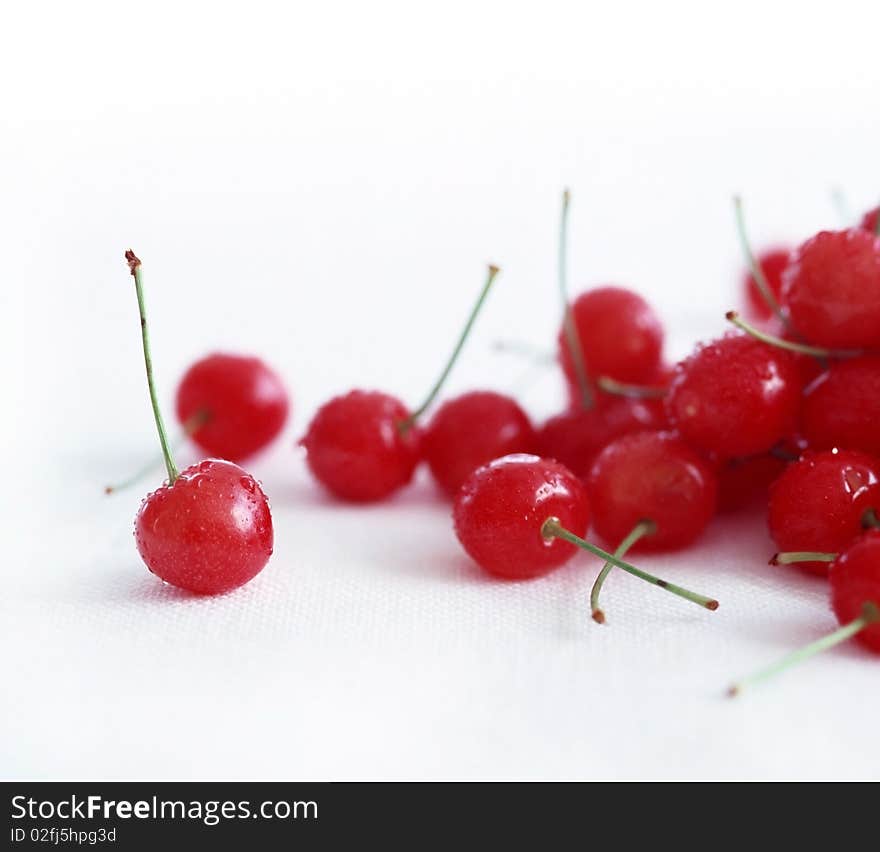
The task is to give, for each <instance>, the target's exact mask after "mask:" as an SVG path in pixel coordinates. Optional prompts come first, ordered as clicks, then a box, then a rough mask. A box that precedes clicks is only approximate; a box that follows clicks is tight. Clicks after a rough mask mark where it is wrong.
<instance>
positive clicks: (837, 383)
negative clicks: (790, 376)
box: [801, 356, 880, 456]
mask: <svg viewBox="0 0 880 852" xmlns="http://www.w3.org/2000/svg"><path fill="white" fill-rule="evenodd" d="M878 424H880V356H865V357H862V358H852V359H850V360H847V361H840V362H838V363H836V364H832V365H831V367H830V368H829V369H828V371H827V372H825V373H823V374H822V375H821V376H820V377H819V378H818V379H817V380H816V381H815V382H814V383H813V384H812V385H810V386H809V387H808V388H807V391H806V393H805V395H804V401H803V405H802V407H801V431H802V432H803V435H804V438H805V439H806V440H807V442H808V443H809V446H810V447H812V448H813V449H816V450H827V449H832V448H834V447H839V448H846V449H849V450H861V451H862V452H865V453H871V454H872V455H875V456H880V427H878Z"/></svg>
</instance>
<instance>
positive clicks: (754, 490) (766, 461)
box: [718, 451, 788, 512]
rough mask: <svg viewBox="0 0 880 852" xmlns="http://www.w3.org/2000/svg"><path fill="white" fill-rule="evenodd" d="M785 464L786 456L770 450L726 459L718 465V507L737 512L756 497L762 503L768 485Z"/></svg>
mask: <svg viewBox="0 0 880 852" xmlns="http://www.w3.org/2000/svg"><path fill="white" fill-rule="evenodd" d="M787 465H788V462H787V461H786V459H785V458H780V456H778V455H774V454H773V451H771V452H769V453H761V454H760V455H757V456H749V457H748V458H739V459H726V460H725V461H723V462H722V463H721V465H720V467H719V468H718V511H719V512H738V511H741V510H743V509H747V508H749V507H751V506H754V505H755V504H757V503H758V502H759V501H760V502H761V503H762V504H763V505H766V503H767V492H768V489H769V488H770V485H771V484H772V483H773V481H774V480H775V479H776V478H777V477H778V476H779V475H780V474H781V473H782V472H783V471H784V470H785V468H786V466H787Z"/></svg>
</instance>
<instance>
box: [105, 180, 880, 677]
mask: <svg viewBox="0 0 880 852" xmlns="http://www.w3.org/2000/svg"><path fill="white" fill-rule="evenodd" d="M568 207H569V196H568V193H567V192H566V193H565V194H564V196H563V206H562V217H561V225H560V244H559V253H560V256H559V288H560V296H561V301H562V306H563V307H562V314H563V320H562V323H561V327H560V330H559V335H558V340H557V349H558V362H559V364H560V366H561V369H562V372H563V375H564V378H565V383H566V387H567V390H568V393H567V395H568V405H567V407H566V409H565V410H564V411H562V412H560V413H559V414H557V415H555V416H553V417H551V418H549V419H548V420H546V421H545V422H544V423H542V424H540V425H537V426H536V425H534V424H533V423H532V422H531V421H530V419H529V417H528V415H527V414H526V413H525V412H524V411H523V409H522V408H521V407H520V405H519V404H518V403H517V402H516V400H515V399H513V398H511V397H510V396H506V395H503V394H500V393H496V392H494V391H489V390H475V391H471V392H469V393H465V394H462V395H461V396H457V397H454V398H451V399H447V400H446V401H445V402H443V403H442V404H441V405H439V406H437V407H436V409H435V410H433V413H430V412H431V409H432V408H433V406H434V402H435V400H436V399H437V397H438V396H439V394H440V391H441V388H442V386H443V384H444V382H445V380H446V378H447V376H448V375H449V372H450V370H451V369H452V366H453V364H454V363H455V362H456V360H457V358H458V356H459V354H460V352H461V350H462V348H463V346H464V343H465V341H466V339H467V337H468V335H469V333H470V330H471V328H472V326H473V325H474V322H475V320H476V318H477V315H478V313H479V312H480V310H481V308H482V306H483V304H484V302H485V301H486V299H487V296H488V294H489V292H490V290H491V288H492V285H493V283H494V281H495V280H496V278H497V276H498V273H499V270H498V268H497V267H494V266H490V267H489V270H488V274H487V276H486V280H485V283H484V284H483V287H482V289H481V290H480V292H479V297H478V299H477V301H476V304H475V305H474V307H473V309H472V311H471V313H470V316H469V318H468V320H467V323H466V325H465V327H464V329H463V331H462V333H461V336H460V338H459V340H458V342H457V344H456V346H455V348H454V350H453V352H452V355H451V357H450V358H449V360H448V361H447V363H446V365H445V367H444V368H443V370H442V372H441V375H440V377H439V378H438V380H437V381H436V383H435V384H434V386H433V387H432V389H431V391H430V393H429V394H428V396H427V398H426V399H425V401H424V402H423V403H422V404H421V405H419V406H418V407H417V408H415V409H414V410H411V409H410V408H409V407H407V405H406V404H405V403H404V402H402V401H401V400H400V399H398V398H397V397H395V396H392V395H390V394H388V393H384V392H380V391H367V390H360V389H355V390H351V391H349V392H348V393H345V394H342V395H339V396H336V397H333V398H332V399H331V400H329V401H328V402H326V403H325V404H324V405H322V406H321V407H320V408H319V409H318V411H317V412H316V414H315V415H314V417H313V418H312V420H311V423H310V424H309V426H308V429H307V430H306V433H305V436H304V437H303V438H302V440H301V441H300V444H301V445H302V447H303V448H304V450H305V457H306V463H307V465H308V468H309V470H310V471H311V473H312V475H313V476H314V478H315V479H316V480H317V481H318V482H319V483H320V485H321V486H323V487H324V488H325V489H326V490H327V491H328V492H329V493H330V494H332V495H334V496H335V497H336V498H338V499H340V500H344V501H348V502H351V503H367V502H376V501H380V500H383V499H386V498H388V497H389V496H391V495H392V494H394V493H395V492H397V491H399V490H400V489H402V488H404V487H405V486H407V485H408V484H409V483H410V481H411V480H412V478H413V475H414V473H415V471H416V469H417V468H418V466H419V465H420V464H421V463H422V462H425V463H426V465H427V467H428V469H429V471H430V474H431V476H432V477H433V479H434V480H435V482H436V484H437V487H438V489H439V490H440V491H441V492H442V493H443V494H444V495H446V496H447V497H448V498H449V499H450V500H451V501H452V504H453V509H452V516H453V522H454V529H455V533H456V535H457V537H458V539H459V541H460V543H461V545H462V547H463V548H464V550H465V551H466V552H467V553H468V554H469V556H470V557H471V558H472V559H473V560H474V562H475V563H476V564H477V565H478V566H480V568H482V569H483V570H484V571H485V572H487V573H488V574H490V575H492V576H493V577H497V578H501V579H507V580H527V579H531V578H535V577H540V576H542V575H545V574H547V573H548V572H550V571H552V570H554V569H556V568H558V567H559V566H561V565H562V564H564V563H565V562H567V561H568V560H570V559H571V558H572V556H573V555H574V554H575V553H576V552H577V551H578V548H580V549H584V550H587V551H589V552H591V553H593V554H594V555H596V556H598V557H599V558H600V559H601V560H603V562H604V566H603V568H602V569H601V571H600V572H599V574H598V576H597V578H596V581H595V583H594V585H593V589H592V593H591V608H592V613H593V618H594V619H595V620H596V621H598V622H604V620H605V616H604V612H603V610H602V609H601V607H600V605H599V597H600V591H601V588H602V585H603V583H604V581H605V578H606V577H607V576H608V573H609V572H610V571H611V570H613V569H614V568H615V567H616V568H618V569H622V570H623V571H625V572H627V573H629V574H631V575H633V576H636V577H638V578H640V579H643V580H645V581H647V582H649V583H652V584H653V585H655V586H658V587H659V588H661V589H663V590H665V591H668V592H671V593H673V594H675V595H678V596H679V597H681V598H683V599H685V600H688V601H690V602H692V603H696V604H698V605H699V606H701V607H704V608H706V609H709V610H714V609H717V607H718V602H717V601H715V600H714V599H712V598H710V597H707V596H704V595H701V594H697V593H695V592H692V591H690V590H688V589H685V588H683V587H680V586H677V585H674V584H672V583H670V582H668V581H666V580H663V579H660V578H658V577H655V576H653V575H651V574H648V573H647V572H645V571H643V570H641V569H639V568H637V567H636V566H635V565H633V564H631V563H630V562H628V561H625V560H624V557H625V556H626V555H627V554H628V553H629V552H630V551H632V552H639V551H641V552H645V553H647V552H668V551H674V550H679V549H682V548H685V547H687V546H688V545H690V544H691V543H693V542H694V541H695V540H696V539H697V538H698V537H699V536H700V534H701V533H702V532H703V530H704V529H705V528H706V526H707V525H708V524H709V522H710V521H711V520H712V518H713V517H714V516H715V515H716V514H718V513H719V512H729V511H731V510H736V509H741V508H743V507H745V506H748V505H753V504H755V503H756V501H761V500H763V501H764V502H765V503H766V504H767V505H768V522H769V529H770V533H771V536H772V537H773V540H774V542H775V544H776V546H777V547H778V549H779V552H778V553H777V554H776V555H775V556H774V557H773V558H772V559H771V564H772V565H790V566H794V567H796V568H798V569H800V570H802V571H805V572H809V573H811V574H817V575H820V576H823V577H825V578H827V580H828V583H829V588H830V595H831V605H832V608H833V610H834V612H835V614H836V615H837V617H838V619H839V621H840V623H841V625H842V626H841V628H840V629H839V630H838V631H836V632H835V633H833V634H831V635H830V636H828V637H825V638H824V639H821V640H819V641H818V642H815V643H813V644H812V645H810V646H807V647H806V648H804V649H802V650H800V651H798V652H796V653H795V654H793V655H791V656H790V657H788V658H786V659H785V660H783V661H782V662H781V663H779V664H777V665H775V666H773V667H772V668H771V669H767V670H764V671H762V672H759V673H758V674H757V675H754V676H752V677H751V678H748V679H746V680H743V681H741V682H740V683H739V684H737V685H736V686H735V687H732V689H731V691H732V692H736V691H739V690H740V689H741V688H742V687H743V686H744V685H745V684H747V683H751V682H753V681H755V680H758V679H761V678H764V677H766V676H768V675H769V674H772V673H773V672H775V671H777V670H779V669H780V668H782V667H784V666H787V665H789V664H791V663H792V662H794V661H797V660H799V659H802V658H804V657H806V656H809V655H810V654H812V653H815V652H816V651H819V650H822V649H823V648H826V647H830V646H831V645H833V644H836V643H837V642H840V641H843V640H844V639H847V638H849V637H856V638H857V640H858V641H859V642H861V643H862V644H864V645H865V646H866V647H868V648H869V649H871V650H873V651H874V652H878V653H880V222H878V210H877V209H875V210H873V211H871V212H869V213H868V214H866V215H865V217H864V218H863V220H862V221H861V223H860V224H859V225H858V226H857V227H852V228H847V229H844V230H838V231H822V232H820V233H818V234H816V235H815V236H813V237H811V238H810V239H808V240H807V241H806V242H804V243H803V244H802V245H801V246H799V247H798V248H796V249H794V250H789V249H788V248H774V249H771V250H769V251H767V252H764V253H762V254H761V255H760V256H758V257H755V256H754V255H753V254H752V251H751V249H750V247H749V243H748V240H747V239H746V236H745V230H744V226H743V220H742V210H741V207H740V205H739V202H737V208H736V209H737V219H738V225H739V233H740V236H741V239H742V242H743V247H744V250H745V254H746V257H747V259H748V261H749V272H748V273H747V274H746V275H745V276H744V281H743V284H744V286H743V294H744V299H743V302H744V305H743V311H744V314H745V318H743V317H741V316H740V314H738V313H736V312H730V313H729V314H728V315H727V318H728V320H729V321H730V322H731V324H732V326H733V328H732V329H731V331H730V332H728V333H727V334H725V335H724V336H723V337H720V338H719V339H716V340H713V341H710V342H709V343H706V344H702V345H700V346H698V347H697V348H696V349H695V350H694V352H693V353H692V354H691V355H690V356H688V357H687V358H685V359H684V360H683V361H681V362H680V363H679V364H677V365H675V366H674V367H673V366H669V365H667V364H666V362H664V360H663V343H664V334H663V327H662V325H661V323H660V321H659V320H658V318H657V316H656V314H655V313H654V311H653V310H652V308H651V306H650V305H649V304H648V303H647V302H646V301H645V300H644V299H643V298H642V297H641V296H639V295H638V294H637V293H634V292H633V291H631V290H628V289H624V288H621V287H613V286H606V287H598V288H594V289H591V290H588V291H586V292H583V293H581V294H580V295H579V296H578V297H577V298H575V299H574V300H573V301H572V300H570V299H569V298H568V295H567V287H566V254H567V246H566V238H567V219H568ZM126 260H127V262H128V264H129V268H130V271H131V273H132V275H133V277H134V281H135V290H136V294H137V300H138V307H139V311H140V320H141V332H142V338H143V350H144V358H145V363H146V371H147V379H148V386H149V391H150V399H151V402H152V406H153V412H154V417H155V420H156V425H157V429H158V432H159V439H160V444H161V447H162V453H163V458H164V461H165V466H166V469H167V474H168V478H167V481H166V482H165V483H164V484H163V485H162V486H161V487H160V488H159V489H158V490H156V491H154V492H153V493H151V494H149V495H148V496H147V497H146V498H145V499H144V501H143V503H142V505H141V508H140V510H139V512H138V514H137V518H136V521H135V538H136V542H137V547H138V550H139V551H140V554H141V556H142V557H143V560H144V562H145V563H146V565H147V567H148V568H149V569H150V571H152V572H153V573H154V574H156V575H157V576H158V577H160V578H161V579H162V580H164V581H166V582H168V583H171V584H172V585H175V586H178V587H180V588H182V589H186V590H188V591H190V592H194V593H198V594H219V593H223V592H228V591H230V590H232V589H234V588H237V587H238V586H241V585H243V584H244V583H246V582H247V581H248V580H250V579H251V578H252V577H254V576H255V575H256V574H257V573H259V571H260V570H262V568H263V567H264V566H265V565H266V563H267V562H268V560H269V557H270V556H271V554H272V550H273V544H274V532H273V527H272V518H271V514H270V510H269V503H268V500H267V498H266V496H265V494H264V493H263V491H262V489H261V487H260V485H259V483H257V482H256V480H255V479H254V478H253V477H251V476H250V475H249V474H248V473H246V471H245V470H244V469H243V468H241V467H239V463H240V462H242V461H244V460H246V459H247V458H249V457H251V456H253V455H254V454H256V453H258V452H259V451H261V450H263V449H264V448H265V447H267V446H268V445H269V444H270V443H271V442H272V441H274V440H275V439H276V438H277V437H278V435H279V434H280V433H281V431H282V429H283V427H284V425H285V422H286V420H287V417H288V415H289V410H290V404H289V398H288V394H287V392H286V390H285V388H284V386H283V384H282V382H281V380H280V379H279V377H278V376H277V374H276V373H275V372H273V371H272V370H271V369H270V368H269V367H268V366H267V365H266V364H264V363H263V362H262V361H261V360H259V359H257V358H253V357H244V356H239V355H228V354H214V355H210V356H208V357H206V358H204V359H202V360H201V361H198V362H197V363H196V364H194V365H193V366H192V367H191V368H190V369H189V370H188V371H187V373H186V375H185V376H184V378H183V380H182V381H181V383H180V386H179V388H178V393H177V410H176V413H177V418H178V420H179V421H180V424H181V426H182V429H183V434H184V436H185V437H187V438H189V439H190V440H192V441H193V442H194V443H195V444H196V445H198V446H199V447H200V448H201V449H202V450H204V451H205V452H206V453H207V454H209V456H211V457H210V458H209V459H207V460H205V461H202V462H200V463H198V464H195V465H192V466H191V467H188V468H186V469H185V470H183V471H178V470H177V468H176V466H175V464H174V460H173V455H172V450H171V446H170V442H169V440H168V437H167V433H166V429H165V426H164V424H163V421H162V416H161V412H160V409H159V404H158V399H157V394H156V389H155V385H154V380H153V370H152V363H151V359H150V347H149V337H148V326H147V320H146V312H145V307H144V294H143V284H142V273H141V263H140V260H139V259H138V258H137V257H136V256H135V255H134V254H133V253H132V252H131V251H129V252H127V253H126ZM109 490H114V489H108V491H109ZM589 529H592V530H593V533H594V534H595V536H596V538H597V539H598V540H599V541H600V542H601V543H602V544H603V545H604V548H602V547H599V546H597V545H596V544H594V543H592V542H590V541H587V540H586V539H585V536H586V535H587V531H588V530H589ZM777 570H785V569H777Z"/></svg>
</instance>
